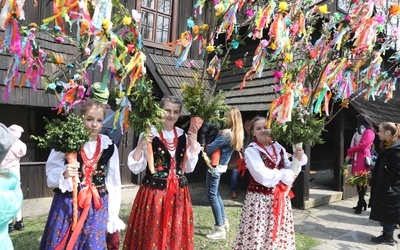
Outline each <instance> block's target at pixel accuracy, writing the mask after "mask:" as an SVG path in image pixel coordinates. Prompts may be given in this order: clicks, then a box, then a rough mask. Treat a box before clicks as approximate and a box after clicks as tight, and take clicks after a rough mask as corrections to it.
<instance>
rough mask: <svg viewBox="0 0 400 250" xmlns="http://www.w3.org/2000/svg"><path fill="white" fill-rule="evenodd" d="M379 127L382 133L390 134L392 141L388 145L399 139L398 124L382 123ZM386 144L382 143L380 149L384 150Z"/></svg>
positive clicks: (399, 125) (399, 130) (399, 128)
mask: <svg viewBox="0 0 400 250" xmlns="http://www.w3.org/2000/svg"><path fill="white" fill-rule="evenodd" d="M379 126H380V127H382V129H383V130H384V131H389V132H390V134H391V135H392V139H391V141H390V142H389V143H390V144H391V143H392V142H394V141H397V140H399V139H400V124H398V123H394V122H382V123H381V124H379ZM386 144H387V143H385V142H384V141H382V142H381V148H385V147H386V146H387V145H386ZM388 146H390V145H388Z"/></svg>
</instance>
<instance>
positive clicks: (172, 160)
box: [123, 127, 200, 250]
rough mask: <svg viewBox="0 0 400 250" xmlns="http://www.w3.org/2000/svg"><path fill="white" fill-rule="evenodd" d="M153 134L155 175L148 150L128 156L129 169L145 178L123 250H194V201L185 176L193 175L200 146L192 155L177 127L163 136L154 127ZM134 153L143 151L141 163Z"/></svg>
mask: <svg viewBox="0 0 400 250" xmlns="http://www.w3.org/2000/svg"><path fill="white" fill-rule="evenodd" d="M151 133H152V134H153V135H154V139H153V142H152V147H153V154H154V168H155V171H156V173H155V174H153V175H151V174H150V172H149V169H148V168H147V159H146V156H147V146H145V147H144V148H143V149H141V148H136V149H134V151H132V152H131V153H130V154H129V156H128V167H129V169H130V170H131V171H132V172H133V173H135V174H138V173H140V172H141V171H143V170H145V169H146V176H145V177H144V179H143V181H142V184H141V186H140V188H139V190H138V193H137V195H136V197H135V201H134V202H133V205H132V211H131V214H130V218H129V223H128V227H127V232H126V236H125V241H124V246H123V249H125V250H128V249H131V250H133V249H135V250H148V249H151V250H152V249H157V250H161V249H168V250H178V249H184V250H190V249H194V242H193V240H194V227H193V210H192V201H191V198H190V193H189V188H188V182H187V179H186V177H185V175H184V173H190V172H193V170H194V168H195V166H196V163H197V160H198V154H199V152H200V146H199V145H198V147H197V148H198V150H197V152H195V153H193V154H191V153H190V147H188V148H187V147H186V144H187V139H186V135H185V133H184V131H183V130H182V129H180V128H177V127H174V129H173V130H172V131H165V130H163V131H161V132H158V131H157V130H156V129H155V127H152V128H151ZM142 136H143V134H142V135H140V137H142ZM139 140H140V138H139ZM135 150H142V158H141V159H140V160H139V161H135V160H134V159H133V154H134V152H135ZM185 154H187V160H186V164H185V166H182V162H183V160H184V155H185Z"/></svg>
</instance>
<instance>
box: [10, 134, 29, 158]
mask: <svg viewBox="0 0 400 250" xmlns="http://www.w3.org/2000/svg"><path fill="white" fill-rule="evenodd" d="M26 148H27V147H26V144H25V143H23V142H22V141H21V140H19V139H17V140H16V141H15V143H14V144H13V145H12V147H11V148H10V150H11V151H12V152H13V153H14V155H15V156H17V157H18V158H21V157H23V156H24V155H26Z"/></svg>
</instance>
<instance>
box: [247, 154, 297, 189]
mask: <svg viewBox="0 0 400 250" xmlns="http://www.w3.org/2000/svg"><path fill="white" fill-rule="evenodd" d="M244 159H245V162H246V166H247V168H248V169H249V171H250V174H251V176H252V177H253V178H254V180H255V181H256V182H258V183H260V184H261V185H263V186H265V187H268V188H271V187H274V186H275V185H276V184H278V183H279V181H280V180H281V178H282V172H281V171H280V170H279V169H269V168H267V167H265V165H264V162H263V161H262V159H261V156H260V152H259V151H258V150H257V149H256V148H254V147H248V148H247V149H246V151H245V153H244ZM292 172H293V171H292Z"/></svg>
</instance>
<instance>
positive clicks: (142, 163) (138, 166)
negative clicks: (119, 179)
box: [128, 133, 147, 174]
mask: <svg viewBox="0 0 400 250" xmlns="http://www.w3.org/2000/svg"><path fill="white" fill-rule="evenodd" d="M142 136H143V133H141V134H140V136H139V140H138V141H140V140H141V139H142ZM136 150H141V151H142V157H141V158H140V159H139V160H138V161H135V160H134V159H133V155H134V153H135V152H136ZM146 157H147V145H146V146H144V147H143V148H138V147H136V148H135V149H134V150H132V151H131V152H130V153H129V155H128V167H129V169H130V170H131V171H132V172H133V173H134V174H139V173H140V172H142V171H143V170H145V169H146V166H147V158H146Z"/></svg>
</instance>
